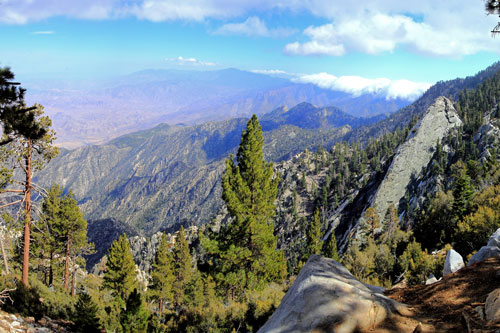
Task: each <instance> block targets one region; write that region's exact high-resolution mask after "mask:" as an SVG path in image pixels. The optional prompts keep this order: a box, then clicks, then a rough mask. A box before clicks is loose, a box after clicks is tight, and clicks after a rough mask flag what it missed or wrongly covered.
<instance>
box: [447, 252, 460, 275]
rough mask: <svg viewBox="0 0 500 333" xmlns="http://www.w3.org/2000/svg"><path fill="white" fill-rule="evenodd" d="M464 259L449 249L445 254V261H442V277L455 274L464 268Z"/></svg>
mask: <svg viewBox="0 0 500 333" xmlns="http://www.w3.org/2000/svg"><path fill="white" fill-rule="evenodd" d="M464 266H465V265H464V259H463V258H462V256H461V255H460V254H459V253H458V252H457V251H455V250H453V249H451V250H449V251H448V253H447V254H446V259H445V261H444V268H443V276H446V275H448V274H451V273H455V272H456V271H458V270H459V269H460V268H462V267H464Z"/></svg>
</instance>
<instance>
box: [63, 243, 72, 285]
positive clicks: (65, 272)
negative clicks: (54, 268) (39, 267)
mask: <svg viewBox="0 0 500 333" xmlns="http://www.w3.org/2000/svg"><path fill="white" fill-rule="evenodd" d="M70 246H71V235H68V241H67V242H66V264H65V265H64V289H66V290H68V282H69V250H70Z"/></svg>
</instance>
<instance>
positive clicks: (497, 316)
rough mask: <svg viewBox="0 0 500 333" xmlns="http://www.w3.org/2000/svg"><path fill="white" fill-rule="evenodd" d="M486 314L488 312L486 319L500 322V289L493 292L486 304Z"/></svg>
mask: <svg viewBox="0 0 500 333" xmlns="http://www.w3.org/2000/svg"><path fill="white" fill-rule="evenodd" d="M484 312H486V319H488V320H491V321H497V320H500V288H498V289H495V290H493V291H492V292H491V293H490V294H489V295H488V298H486V303H485V304H484Z"/></svg>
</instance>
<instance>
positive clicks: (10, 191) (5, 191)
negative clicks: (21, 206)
mask: <svg viewBox="0 0 500 333" xmlns="http://www.w3.org/2000/svg"><path fill="white" fill-rule="evenodd" d="M0 193H24V190H11V189H6V190H1V191H0Z"/></svg>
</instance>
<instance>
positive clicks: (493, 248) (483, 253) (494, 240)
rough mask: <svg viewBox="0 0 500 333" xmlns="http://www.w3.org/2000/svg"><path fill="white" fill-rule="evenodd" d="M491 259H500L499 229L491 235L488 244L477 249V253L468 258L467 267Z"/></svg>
mask: <svg viewBox="0 0 500 333" xmlns="http://www.w3.org/2000/svg"><path fill="white" fill-rule="evenodd" d="M492 257H493V258H500V228H498V229H497V231H495V232H494V233H493V234H492V235H491V237H490V240H489V241H488V244H486V246H483V247H482V248H481V249H479V251H477V252H476V254H474V255H473V256H472V258H470V260H469V262H468V263H467V266H470V265H472V264H475V263H476V262H480V261H483V260H486V259H488V258H492Z"/></svg>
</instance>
